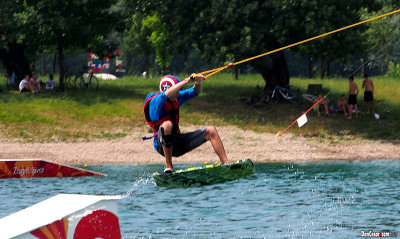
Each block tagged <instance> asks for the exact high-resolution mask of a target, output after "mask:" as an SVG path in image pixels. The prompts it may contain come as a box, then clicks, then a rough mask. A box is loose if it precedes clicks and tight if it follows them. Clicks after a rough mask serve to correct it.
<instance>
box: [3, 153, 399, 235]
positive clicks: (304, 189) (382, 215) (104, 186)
mask: <svg viewBox="0 0 400 239" xmlns="http://www.w3.org/2000/svg"><path fill="white" fill-rule="evenodd" d="M189 166H192V165H176V166H175V167H176V168H186V167H189ZM88 168H89V169H91V170H95V171H98V172H102V173H106V174H108V176H107V177H104V178H98V177H82V178H41V179H40V178H39V179H38V178H36V179H7V180H0V190H1V191H0V192H1V194H0V201H1V204H0V218H1V217H4V216H7V215H9V214H11V213H14V212H17V211H19V210H21V209H23V208H26V207H28V206H31V205H33V204H35V203H37V202H40V201H42V200H45V199H47V198H49V197H52V196H55V195H56V194H58V193H81V194H97V195H125V196H126V197H124V198H123V199H121V200H119V201H118V215H119V219H120V224H121V230H122V234H123V237H124V238H264V237H265V238H315V237H317V238H320V237H324V238H325V237H328V238H334V237H336V238H354V237H361V231H362V230H364V231H369V230H371V231H377V232H380V231H391V232H400V187H399V181H400V161H397V160H376V161H367V162H364V161H350V162H348V161H329V162H310V163H262V164H256V170H257V172H256V174H254V175H253V176H250V177H247V178H245V179H241V180H238V181H233V182H229V183H225V184H219V185H213V186H206V187H198V188H189V189H163V188H158V187H156V186H155V184H154V182H153V180H152V178H151V174H152V172H154V171H161V170H162V168H163V166H162V165H139V166H137V167H135V166H134V165H98V166H92V167H88Z"/></svg>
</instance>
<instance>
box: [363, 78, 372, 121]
mask: <svg viewBox="0 0 400 239" xmlns="http://www.w3.org/2000/svg"><path fill="white" fill-rule="evenodd" d="M362 88H365V91H364V101H365V104H366V105H367V114H369V109H370V105H371V113H372V116H374V115H375V114H374V83H373V82H372V80H371V79H369V78H368V75H367V74H365V75H364V81H363V84H362Z"/></svg>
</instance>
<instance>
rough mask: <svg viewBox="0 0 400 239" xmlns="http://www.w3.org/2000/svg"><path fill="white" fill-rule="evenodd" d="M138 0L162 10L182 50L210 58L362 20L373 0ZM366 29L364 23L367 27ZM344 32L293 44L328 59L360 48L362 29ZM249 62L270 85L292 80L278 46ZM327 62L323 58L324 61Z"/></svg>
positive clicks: (238, 56) (255, 50)
mask: <svg viewBox="0 0 400 239" xmlns="http://www.w3.org/2000/svg"><path fill="white" fill-rule="evenodd" d="M130 2H131V3H132V2H136V6H137V8H136V10H138V11H142V12H153V11H156V12H158V13H159V16H160V19H161V22H163V23H165V24H166V26H167V31H168V32H169V33H170V34H171V35H172V36H174V44H175V49H177V50H178V51H180V53H182V54H184V53H185V52H187V51H188V49H190V48H193V47H194V48H196V49H197V50H199V52H201V53H202V57H203V58H204V59H206V60H208V61H211V60H212V59H215V58H217V59H219V60H220V61H223V62H228V61H238V60H242V59H245V58H248V57H252V56H255V55H258V54H260V53H264V52H268V51H270V50H274V49H276V48H280V47H282V46H285V45H288V44H291V43H295V42H297V41H300V40H304V39H307V38H309V37H313V36H315V35H318V34H321V33H325V32H328V31H331V30H334V29H336V28H339V27H343V26H346V25H349V24H352V23H355V22H358V21H360V17H361V11H360V10H361V9H364V8H367V9H370V8H377V6H379V4H377V3H376V2H375V1H369V0H361V1H347V2H346V1H333V0H328V1H326V0H294V1H293V0H280V1H262V0H252V1H245V0H204V1H194V0H175V1H168V0H165V1H162V0H160V1H156V3H154V1H146V0H137V1H134V0H131V1H130ZM364 29H365V28H364ZM364 29H363V28H359V29H357V30H355V31H346V32H341V33H338V34H335V35H332V36H330V37H326V38H324V39H322V40H319V41H318V42H313V44H312V45H311V44H310V43H308V45H307V46H306V45H305V46H304V47H302V48H301V47H296V48H294V49H293V50H295V51H301V52H303V53H306V54H309V55H311V56H313V57H315V58H317V57H318V58H321V59H323V60H324V61H326V62H330V61H333V60H337V59H346V58H347V57H348V56H349V55H351V54H354V53H356V52H359V51H361V50H362V49H363V48H362V47H360V38H359V37H360V33H361V32H362V31H363V30H364ZM249 64H250V65H251V66H252V67H254V68H255V69H256V70H257V71H258V72H260V74H261V75H262V76H263V78H264V80H265V82H266V88H272V87H274V86H275V85H276V84H280V85H287V84H289V71H288V66H287V62H286V58H285V55H284V54H283V53H282V52H277V53H275V54H272V55H270V56H267V57H263V58H261V59H257V60H253V61H251V62H249ZM324 65H325V64H324Z"/></svg>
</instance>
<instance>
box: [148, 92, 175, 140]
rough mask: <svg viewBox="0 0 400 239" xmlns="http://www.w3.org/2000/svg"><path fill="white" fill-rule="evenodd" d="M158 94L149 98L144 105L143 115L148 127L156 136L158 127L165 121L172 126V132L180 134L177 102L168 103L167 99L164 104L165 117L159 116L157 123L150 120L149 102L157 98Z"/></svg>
mask: <svg viewBox="0 0 400 239" xmlns="http://www.w3.org/2000/svg"><path fill="white" fill-rule="evenodd" d="M159 94H160V93H158V94H154V95H153V96H151V97H149V98H148V99H147V100H146V102H145V103H144V115H145V117H146V122H147V123H148V124H149V125H150V127H151V128H152V129H153V133H154V135H156V134H157V132H158V129H159V128H160V125H161V124H162V123H164V122H165V121H168V120H169V121H171V122H172V124H173V131H174V133H176V134H180V133H181V132H180V130H179V102H178V101H177V100H175V101H170V100H169V99H167V100H166V101H165V103H164V112H165V115H163V116H161V118H160V119H159V120H157V121H152V120H151V118H150V109H149V108H150V101H151V100H152V99H153V98H154V97H156V96H158V95H159Z"/></svg>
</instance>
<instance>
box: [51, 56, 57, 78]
mask: <svg viewBox="0 0 400 239" xmlns="http://www.w3.org/2000/svg"><path fill="white" fill-rule="evenodd" d="M56 64H57V53H55V54H54V56H53V64H52V65H51V74H53V75H54V74H55V73H56Z"/></svg>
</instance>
